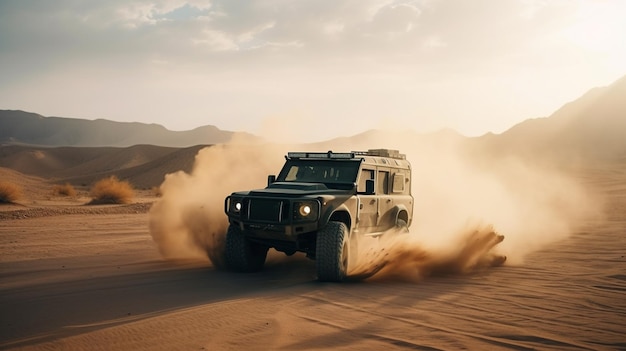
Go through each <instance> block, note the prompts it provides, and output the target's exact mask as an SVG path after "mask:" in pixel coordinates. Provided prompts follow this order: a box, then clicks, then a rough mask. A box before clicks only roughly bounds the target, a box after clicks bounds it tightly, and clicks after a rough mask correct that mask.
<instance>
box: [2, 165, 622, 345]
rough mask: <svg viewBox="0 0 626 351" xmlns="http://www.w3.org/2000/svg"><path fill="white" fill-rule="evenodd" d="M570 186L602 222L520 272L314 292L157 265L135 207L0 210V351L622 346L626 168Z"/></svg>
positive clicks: (293, 261)
mask: <svg viewBox="0 0 626 351" xmlns="http://www.w3.org/2000/svg"><path fill="white" fill-rule="evenodd" d="M580 177H581V178H582V179H583V181H585V182H587V183H589V184H592V185H594V186H597V187H598V189H599V191H603V192H607V193H608V194H610V199H609V203H608V204H607V218H605V219H603V220H597V221H595V220H594V221H593V222H589V223H588V224H587V226H586V227H585V228H584V230H581V231H578V232H576V233H575V234H574V235H573V236H571V237H570V238H568V239H567V240H564V241H561V242H558V243H555V244H552V245H551V246H550V247H548V248H546V249H544V250H542V251H538V252H535V253H533V254H531V255H530V256H528V257H527V258H526V260H525V262H524V263H523V264H521V265H516V266H512V265H504V266H502V267H498V268H492V269H489V270H486V271H482V272H478V273H472V274H466V275H452V276H450V275H448V276H432V277H428V278H426V279H423V280H420V281H408V280H403V279H391V278H388V279H386V280H381V279H372V280H368V281H364V282H357V283H346V284H333V283H320V282H317V281H316V280H315V265H314V262H313V261H309V260H308V259H306V258H304V257H302V256H298V255H295V256H292V257H289V258H282V257H281V258H272V259H271V260H270V262H269V264H268V266H267V269H266V270H264V271H263V272H261V273H256V274H235V273H227V272H221V271H217V270H215V269H214V268H213V267H212V266H211V264H210V263H209V262H208V261H178V262H172V261H163V260H162V259H161V258H160V256H159V254H158V251H157V249H156V246H155V244H154V243H153V242H152V238H151V237H150V234H149V231H148V225H147V222H148V214H147V213H146V206H134V207H133V206H129V207H119V206H109V207H98V208H96V209H84V206H80V205H79V204H75V203H74V204H72V203H66V204H62V205H59V206H56V207H54V206H52V205H50V204H48V207H47V208H46V209H45V210H34V211H33V209H36V208H39V207H40V206H41V204H27V205H26V206H24V208H22V207H20V206H17V207H16V206H4V207H2V208H0V214H4V215H3V216H0V253H1V254H0V349H3V350H322V349H325V350H328V349H332V350H381V349H385V350H405V349H410V350H461V349H465V350H511V349H513V350H579V349H580V350H619V349H622V350H626V258H625V255H626V166H624V165H621V166H620V167H617V168H616V167H610V168H605V169H596V170H593V171H588V172H585V173H584V174H581V176H580ZM146 201H147V200H146ZM146 201H144V202H143V203H146ZM51 207H52V210H50V208H51ZM67 208H70V210H67ZM77 208H78V209H79V210H76V209H77ZM23 210H26V212H21V214H20V215H19V216H17V215H16V216H14V214H16V213H17V212H15V211H23ZM29 211H30V212H29Z"/></svg>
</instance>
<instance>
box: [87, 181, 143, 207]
mask: <svg viewBox="0 0 626 351" xmlns="http://www.w3.org/2000/svg"><path fill="white" fill-rule="evenodd" d="M90 195H91V198H92V200H91V202H90V203H91V204H126V203H129V202H130V201H131V200H132V198H133V197H134V196H135V191H134V190H133V187H132V185H130V183H129V182H127V181H121V180H119V179H117V177H116V176H110V177H109V178H104V179H101V180H99V181H98V182H96V183H95V184H94V185H93V187H92V188H91V191H90Z"/></svg>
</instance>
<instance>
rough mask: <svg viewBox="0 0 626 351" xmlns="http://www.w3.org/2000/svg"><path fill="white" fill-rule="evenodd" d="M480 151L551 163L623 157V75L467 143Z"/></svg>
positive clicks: (625, 110)
mask: <svg viewBox="0 0 626 351" xmlns="http://www.w3.org/2000/svg"><path fill="white" fill-rule="evenodd" d="M470 144H471V146H472V147H475V148H477V149H478V150H480V152H486V153H490V154H493V155H503V154H514V155H518V156H522V157H527V158H534V159H536V158H541V159H545V160H551V161H555V162H558V161H563V162H577V161H594V160H598V161H603V160H612V159H621V158H624V157H626V76H625V77H623V78H621V79H619V80H618V81H616V82H614V83H613V84H611V85H610V86H608V87H603V88H594V89H591V90H590V91H589V92H587V93H586V94H584V95H583V96H582V97H580V98H579V99H576V100H574V101H572V102H570V103H567V104H565V105H564V106H563V107H561V108H560V109H559V110H557V111H556V112H554V113H553V114H552V115H551V116H549V117H545V118H535V119H528V120H526V121H523V122H521V123H519V124H517V125H515V126H513V127H512V128H510V129H509V130H507V131H505V132H504V133H502V134H487V135H484V136H482V137H480V138H474V140H472V142H471V143H470Z"/></svg>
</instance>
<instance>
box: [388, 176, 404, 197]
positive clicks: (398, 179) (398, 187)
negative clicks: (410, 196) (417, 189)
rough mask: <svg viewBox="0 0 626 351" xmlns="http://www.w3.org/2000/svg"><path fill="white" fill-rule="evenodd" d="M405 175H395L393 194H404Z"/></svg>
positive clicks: (392, 186)
mask: <svg viewBox="0 0 626 351" xmlns="http://www.w3.org/2000/svg"><path fill="white" fill-rule="evenodd" d="M404 182H405V181H404V174H401V173H395V174H394V175H393V184H392V185H391V188H392V190H391V191H392V192H393V193H403V192H404Z"/></svg>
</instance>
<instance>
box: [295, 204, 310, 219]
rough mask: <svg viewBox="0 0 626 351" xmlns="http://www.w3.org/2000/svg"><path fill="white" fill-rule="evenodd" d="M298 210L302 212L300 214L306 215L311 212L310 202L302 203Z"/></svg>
mask: <svg viewBox="0 0 626 351" xmlns="http://www.w3.org/2000/svg"><path fill="white" fill-rule="evenodd" d="M298 212H299V213H300V216H302V217H306V216H308V215H310V214H311V206H310V205H308V204H301V205H300V209H298Z"/></svg>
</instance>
